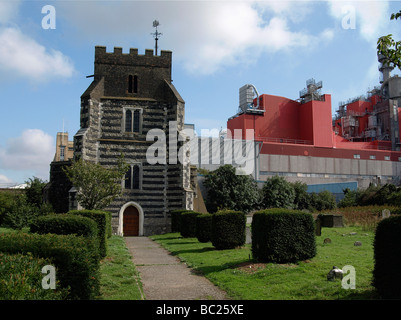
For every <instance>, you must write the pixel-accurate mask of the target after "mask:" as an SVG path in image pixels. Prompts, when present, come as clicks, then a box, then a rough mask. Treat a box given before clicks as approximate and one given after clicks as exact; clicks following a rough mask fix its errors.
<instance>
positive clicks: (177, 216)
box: [170, 209, 188, 232]
mask: <svg viewBox="0 0 401 320" xmlns="http://www.w3.org/2000/svg"><path fill="white" fill-rule="evenodd" d="M187 211H188V210H186V209H178V210H172V211H170V216H171V232H181V214H182V213H183V212H187Z"/></svg>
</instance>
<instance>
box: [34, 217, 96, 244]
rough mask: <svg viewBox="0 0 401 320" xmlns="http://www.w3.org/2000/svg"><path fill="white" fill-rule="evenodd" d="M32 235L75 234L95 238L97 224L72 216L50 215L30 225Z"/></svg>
mask: <svg viewBox="0 0 401 320" xmlns="http://www.w3.org/2000/svg"><path fill="white" fill-rule="evenodd" d="M30 230H31V232H32V233H39V234H47V233H55V234H64V235H66V234H75V235H77V236H84V237H89V238H94V239H95V238H97V235H98V229H97V224H96V222H95V221H94V220H93V219H90V218H86V217H82V216H77V215H72V214H51V215H47V216H42V217H38V218H37V219H36V221H35V222H34V223H32V224H31V226H30Z"/></svg>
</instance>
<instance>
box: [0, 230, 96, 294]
mask: <svg viewBox="0 0 401 320" xmlns="http://www.w3.org/2000/svg"><path fill="white" fill-rule="evenodd" d="M96 242H97V241H93V240H92V239H90V238H85V237H82V236H81V237H78V236H75V235H56V234H46V235H41V234H37V233H32V234H28V233H23V232H15V233H4V234H0V252H4V253H9V254H16V253H22V254H28V253H29V252H31V253H32V255H33V256H34V257H39V258H44V259H50V260H51V264H52V265H53V266H54V267H55V268H56V270H57V273H56V281H59V283H60V286H61V288H70V293H69V295H68V298H69V299H93V298H95V297H97V296H98V295H99V255H98V253H97V243H96Z"/></svg>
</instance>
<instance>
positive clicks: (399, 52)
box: [377, 10, 401, 70]
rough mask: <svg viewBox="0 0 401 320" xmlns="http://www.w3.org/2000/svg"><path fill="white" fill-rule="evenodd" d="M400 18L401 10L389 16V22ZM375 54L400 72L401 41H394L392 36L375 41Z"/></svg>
mask: <svg viewBox="0 0 401 320" xmlns="http://www.w3.org/2000/svg"><path fill="white" fill-rule="evenodd" d="M400 17H401V10H400V11H399V12H397V13H393V14H391V17H390V20H394V19H395V20H397V19H398V18H400ZM377 52H378V53H379V54H382V55H383V56H384V57H385V58H386V61H387V63H393V64H394V65H395V66H396V67H398V68H399V69H400V70H401V41H395V40H394V39H393V35H392V34H389V35H387V36H382V37H380V38H379V39H378V40H377Z"/></svg>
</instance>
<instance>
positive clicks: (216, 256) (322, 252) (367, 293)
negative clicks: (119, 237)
mask: <svg viewBox="0 0 401 320" xmlns="http://www.w3.org/2000/svg"><path fill="white" fill-rule="evenodd" d="M351 232H356V233H357V234H356V235H350V233H351ZM151 238H152V239H154V240H155V241H157V242H159V243H160V244H161V245H163V246H164V247H165V248H166V249H167V250H169V251H170V252H171V253H172V254H174V255H177V256H178V257H179V258H180V259H181V260H183V261H185V262H186V263H187V264H188V265H189V266H190V267H192V268H194V269H195V270H196V271H198V272H199V273H201V274H203V275H205V276H206V277H207V278H209V279H210V280H211V281H212V282H213V283H214V284H216V285H217V286H219V287H220V288H222V289H223V290H225V291H226V292H227V293H228V294H229V296H230V297H231V298H232V299H239V300H278V299H279V300H294V299H296V300H304V299H306V300H311V299H319V300H331V299H378V298H379V297H378V296H377V295H376V293H375V290H374V287H373V286H372V285H371V281H372V271H373V266H374V261H373V239H374V233H373V232H370V231H364V230H362V228H360V227H344V228H322V235H321V236H320V237H316V244H317V255H316V256H315V257H314V258H312V259H311V260H308V261H301V262H299V263H297V264H273V263H257V262H256V261H253V260H252V252H251V246H250V245H245V246H244V247H242V248H239V249H233V250H216V249H215V248H214V247H213V246H212V244H211V243H210V242H208V243H200V242H198V241H197V239H196V238H182V237H181V236H180V234H179V233H170V234H165V235H159V236H152V237H151ZM325 238H330V239H331V241H332V242H331V243H328V244H324V243H323V240H324V239H325ZM355 241H361V242H362V246H354V242H355ZM346 265H351V266H353V267H354V268H355V272H356V288H355V289H348V290H346V289H343V288H342V286H341V280H336V281H327V278H326V276H327V273H328V272H329V271H330V269H331V268H332V267H333V266H337V267H338V268H340V269H342V268H343V267H344V266H346Z"/></svg>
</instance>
